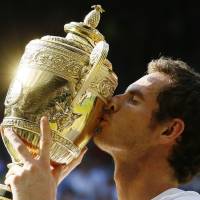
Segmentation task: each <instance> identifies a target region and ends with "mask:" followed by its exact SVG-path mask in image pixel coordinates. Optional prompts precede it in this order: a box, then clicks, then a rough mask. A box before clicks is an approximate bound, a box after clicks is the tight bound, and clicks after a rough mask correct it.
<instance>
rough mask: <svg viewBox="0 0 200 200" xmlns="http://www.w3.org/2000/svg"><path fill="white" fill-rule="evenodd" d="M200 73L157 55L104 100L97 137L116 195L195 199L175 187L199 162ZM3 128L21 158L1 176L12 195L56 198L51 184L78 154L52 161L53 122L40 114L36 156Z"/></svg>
mask: <svg viewBox="0 0 200 200" xmlns="http://www.w3.org/2000/svg"><path fill="white" fill-rule="evenodd" d="M199 105H200V75H199V74H197V73H195V72H194V71H193V70H192V69H190V68H189V67H188V66H187V64H186V63H184V62H182V61H179V60H172V59H168V58H160V59H158V60H154V61H152V62H150V63H149V65H148V73H147V75H145V76H143V77H142V78H141V79H139V80H137V81H136V82H134V83H133V84H131V85H130V86H129V87H128V88H127V90H126V91H125V92H124V94H121V95H117V96H114V97H113V98H112V99H111V100H110V102H109V103H108V105H107V106H106V107H105V112H104V115H103V117H102V121H101V123H100V124H99V129H101V131H100V133H98V134H96V136H95V137H94V141H95V143H96V144H97V146H98V147H99V148H100V149H102V150H103V151H105V152H107V153H109V154H110V155H111V156H112V157H113V159H114V163H115V173H114V179H115V183H116V188H117V193H118V199H119V200H133V199H135V200H150V199H152V200H200V195H199V194H198V193H196V192H184V191H182V190H179V189H177V187H178V185H179V184H181V183H185V182H187V181H189V180H191V178H192V177H193V176H194V175H196V174H197V173H198V172H199V170H200V145H199V144H200V134H199V130H200V123H199V121H200V106H199ZM4 134H6V136H7V137H8V138H9V140H10V142H11V143H13V145H14V147H15V148H16V149H17V150H18V152H19V153H20V154H21V157H22V160H23V162H24V166H23V167H20V166H14V167H12V168H11V169H10V170H9V172H8V174H7V176H6V181H5V182H6V184H8V185H10V186H11V189H12V192H13V199H14V200H36V199H40V200H47V199H48V200H51V199H55V193H56V185H57V184H58V182H59V181H60V180H61V179H62V178H63V177H64V174H65V175H66V174H67V173H69V172H70V171H71V170H72V169H73V168H74V167H75V166H76V165H77V164H78V163H79V162H80V160H81V158H82V157H83V155H84V152H85V151H83V152H82V154H81V156H80V157H79V158H78V159H77V160H75V161H74V162H73V163H71V164H70V165H67V166H60V167H58V168H54V169H53V168H52V167H51V166H50V161H49V146H50V137H49V136H50V130H49V127H48V122H47V119H46V118H43V119H42V120H41V135H42V137H41V145H40V157H39V159H37V160H35V159H33V158H32V157H31V156H30V155H29V153H28V151H27V150H26V148H25V146H24V145H23V144H22V142H21V141H20V140H19V139H18V138H17V137H16V135H15V134H14V133H13V132H12V130H9V131H6V132H5V133H4Z"/></svg>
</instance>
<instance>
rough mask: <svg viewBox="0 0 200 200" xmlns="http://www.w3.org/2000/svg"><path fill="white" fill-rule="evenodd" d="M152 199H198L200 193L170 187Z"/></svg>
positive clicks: (199, 199)
mask: <svg viewBox="0 0 200 200" xmlns="http://www.w3.org/2000/svg"><path fill="white" fill-rule="evenodd" d="M152 200H200V194H198V193H197V192H193V191H183V190H180V189H177V188H171V189H168V190H166V191H164V192H162V193H161V194H159V195H158V196H156V197H154V198H153V199H152Z"/></svg>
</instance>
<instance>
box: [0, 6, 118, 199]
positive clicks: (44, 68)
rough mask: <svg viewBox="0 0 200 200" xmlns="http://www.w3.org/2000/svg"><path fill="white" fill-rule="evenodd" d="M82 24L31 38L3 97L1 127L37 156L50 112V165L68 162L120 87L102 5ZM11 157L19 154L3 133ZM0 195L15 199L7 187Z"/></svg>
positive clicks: (71, 24)
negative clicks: (102, 18)
mask: <svg viewBox="0 0 200 200" xmlns="http://www.w3.org/2000/svg"><path fill="white" fill-rule="evenodd" d="M93 7H94V10H92V11H91V12H90V13H89V14H88V15H87V16H86V17H85V19H84V21H83V22H80V23H77V22H71V23H68V24H65V26H64V30H65V32H66V33H67V35H66V37H65V38H63V37H58V36H44V37H42V38H41V39H35V40H32V41H31V42H29V44H28V45H27V46H26V48H25V52H24V54H23V56H22V58H21V60H20V63H19V66H18V70H17V72H16V75H15V77H14V78H13V80H12V82H11V84H10V87H9V90H8V92H7V96H6V99H5V115H4V119H3V122H2V127H3V129H6V128H12V129H13V130H14V131H15V133H16V134H17V135H18V136H19V137H20V139H21V140H22V141H23V142H24V143H25V144H26V146H27V148H28V150H29V151H30V153H31V154H32V155H33V156H34V157H37V156H38V153H39V152H38V151H39V148H38V147H39V140H40V127H39V124H40V119H41V117H42V116H47V117H48V120H49V125H50V128H51V134H52V141H53V142H52V144H51V148H50V158H51V162H52V164H63V163H70V162H71V161H72V160H73V159H74V158H76V157H77V156H78V155H79V154H80V152H81V150H82V148H83V147H84V146H86V144H87V143H88V141H89V140H90V139H91V137H92V136H93V133H94V130H95V128H96V126H97V124H98V122H99V120H100V116H101V113H102V108H103V106H104V105H105V103H106V102H107V100H108V98H110V97H111V96H112V95H113V93H114V90H115V89H116V87H117V76H116V75H115V73H114V72H113V70H112V65H111V63H110V62H109V61H108V60H107V58H106V57H107V54H108V50H109V45H108V44H107V43H106V42H105V39H104V36H103V35H102V34H101V33H100V32H99V31H98V30H97V29H96V27H97V25H98V23H99V20H100V13H101V12H103V9H102V8H101V6H100V5H96V6H93ZM2 139H3V142H4V144H5V146H6V148H7V150H8V152H9V154H10V156H11V158H12V162H15V163H20V162H21V161H20V156H19V155H18V153H17V152H16V151H15V149H14V148H13V147H12V145H11V144H10V143H9V141H8V139H7V138H6V137H5V136H2ZM0 199H2V200H3V199H4V200H5V199H12V194H11V192H9V190H8V189H7V187H6V186H4V185H1V187H0Z"/></svg>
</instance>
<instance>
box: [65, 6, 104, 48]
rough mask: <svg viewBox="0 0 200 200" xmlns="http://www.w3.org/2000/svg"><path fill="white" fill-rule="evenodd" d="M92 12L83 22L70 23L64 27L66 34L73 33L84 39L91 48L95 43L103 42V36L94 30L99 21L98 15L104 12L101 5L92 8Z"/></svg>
mask: <svg viewBox="0 0 200 200" xmlns="http://www.w3.org/2000/svg"><path fill="white" fill-rule="evenodd" d="M92 8H94V10H92V11H90V12H89V13H88V14H87V15H86V16H85V19H84V21H83V22H79V23H78V22H71V23H68V24H65V25H64V30H65V32H66V33H68V34H69V33H74V34H76V35H79V36H81V37H83V38H84V39H86V40H87V41H88V42H89V43H90V44H91V45H92V46H94V44H95V43H96V42H99V41H102V40H104V36H103V35H102V34H101V33H100V32H99V31H98V30H97V29H96V27H97V26H98V24H99V21H100V17H101V16H100V14H101V13H102V12H105V11H104V10H103V8H102V7H101V5H94V6H92ZM66 38H67V36H66Z"/></svg>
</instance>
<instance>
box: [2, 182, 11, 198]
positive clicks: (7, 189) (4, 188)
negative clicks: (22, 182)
mask: <svg viewBox="0 0 200 200" xmlns="http://www.w3.org/2000/svg"><path fill="white" fill-rule="evenodd" d="M0 200H12V192H11V190H10V187H9V186H7V185H3V184H0Z"/></svg>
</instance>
